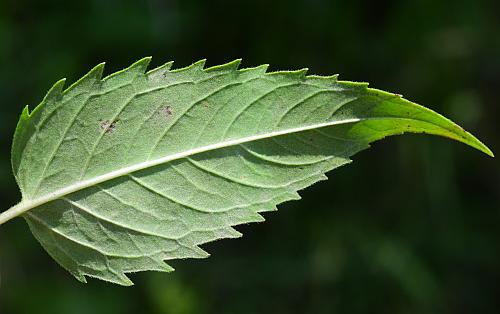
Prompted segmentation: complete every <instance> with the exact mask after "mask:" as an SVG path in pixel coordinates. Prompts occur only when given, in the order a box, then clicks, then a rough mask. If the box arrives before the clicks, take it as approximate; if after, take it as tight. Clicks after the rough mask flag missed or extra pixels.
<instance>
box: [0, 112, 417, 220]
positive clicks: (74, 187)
mask: <svg viewBox="0 0 500 314" xmlns="http://www.w3.org/2000/svg"><path fill="white" fill-rule="evenodd" d="M388 119H392V120H394V119H403V120H414V119H407V118H397V117H376V118H352V119H345V120H341V121H338V120H337V121H330V122H323V123H316V124H311V125H306V126H302V127H297V128H290V129H285V130H279V131H274V132H269V133H263V134H257V135H252V136H247V137H242V138H238V139H234V140H228V141H223V142H220V143H215V144H210V145H207V146H202V147H197V148H193V149H190V150H187V151H185V152H180V153H176V154H172V155H168V156H165V157H162V158H158V159H154V160H148V161H144V162H141V163H138V164H135V165H132V166H128V167H125V168H121V169H118V170H114V171H111V172H108V173H106V174H103V175H100V176H97V177H95V178H92V179H87V180H83V181H79V182H77V183H74V184H71V185H69V186H67V187H65V188H63V189H60V190H57V191H55V192H52V193H49V194H47V195H45V196H42V197H40V198H37V199H34V200H27V201H22V202H21V203H19V204H17V205H16V206H13V207H11V208H10V209H8V210H6V211H4V212H2V213H1V214H0V225H1V224H3V223H5V222H6V221H8V220H10V219H12V218H15V217H17V216H19V215H22V214H23V213H25V212H27V211H29V210H30V209H33V208H35V207H38V206H40V205H43V204H46V203H48V202H51V201H54V200H57V199H60V198H62V197H64V196H66V195H69V194H71V193H74V192H77V191H80V190H83V189H86V188H88V187H92V186H95V185H97V184H100V183H103V182H107V181H110V180H113V179H116V178H119V177H122V176H125V175H128V174H130V173H134V172H137V171H140V170H144V169H148V168H151V167H155V166H158V165H162V164H165V163H167V162H170V161H173V160H177V159H181V158H185V157H188V156H192V155H196V154H199V153H203V152H208V151H212V150H216V149H221V148H225V147H230V146H235V145H239V144H243V143H248V142H253V141H257V140H261V139H266V138H272V137H276V136H280V135H286V134H292V133H298V132H303V131H307V130H313V129H318V128H323V127H328V126H333V125H341V124H348V123H355V122H360V121H365V120H388Z"/></svg>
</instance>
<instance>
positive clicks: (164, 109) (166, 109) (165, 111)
mask: <svg viewBox="0 0 500 314" xmlns="http://www.w3.org/2000/svg"><path fill="white" fill-rule="evenodd" d="M173 113H174V111H173V109H172V106H170V105H164V106H161V107H160V109H158V114H159V115H161V116H163V117H164V118H168V117H170V116H171V115H172V114H173Z"/></svg>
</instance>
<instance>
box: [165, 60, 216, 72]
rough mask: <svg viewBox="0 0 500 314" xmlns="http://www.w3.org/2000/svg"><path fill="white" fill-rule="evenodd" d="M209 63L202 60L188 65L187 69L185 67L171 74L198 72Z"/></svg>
mask: <svg viewBox="0 0 500 314" xmlns="http://www.w3.org/2000/svg"><path fill="white" fill-rule="evenodd" d="M206 62H207V59H201V60H198V61H196V62H195V63H193V64H191V65H188V66H187V67H183V68H180V69H175V70H172V71H170V72H172V73H179V72H198V71H201V70H203V67H204V66H205V63H206Z"/></svg>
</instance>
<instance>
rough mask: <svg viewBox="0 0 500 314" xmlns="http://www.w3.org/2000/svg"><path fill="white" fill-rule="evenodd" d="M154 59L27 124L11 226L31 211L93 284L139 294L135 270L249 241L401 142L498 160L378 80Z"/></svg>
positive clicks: (78, 92)
mask: <svg viewBox="0 0 500 314" xmlns="http://www.w3.org/2000/svg"><path fill="white" fill-rule="evenodd" d="M149 62H150V58H145V59H142V60H140V61H138V62H136V63H134V64H133V65H132V66H130V67H129V68H127V69H125V70H123V71H120V72H117V73H114V74H112V75H110V76H108V77H106V78H104V79H101V75H102V72H103V67H104V64H100V65H98V66H96V67H95V68H94V69H92V70H91V71H90V72H89V73H88V74H87V75H85V76H84V77H83V78H82V79H80V80H79V81H78V82H76V83H75V84H73V85H71V86H70V87H69V88H68V89H66V90H64V89H63V86H64V80H61V81H59V82H57V83H56V84H55V85H54V86H53V87H52V89H51V90H50V91H49V92H48V94H47V95H46V97H45V98H44V100H43V101H42V103H41V104H40V105H39V106H38V107H36V108H35V109H34V110H33V111H32V112H31V113H30V112H29V110H28V108H25V109H24V111H23V112H22V115H21V118H20V120H19V124H18V126H17V129H16V133H15V136H14V143H13V147H12V167H13V170H14V174H15V177H16V180H17V183H18V184H19V187H20V189H21V191H22V201H21V203H20V204H18V205H16V206H14V207H13V208H11V209H10V210H8V211H6V212H4V213H2V214H1V215H0V224H1V223H4V222H5V221H7V220H9V219H11V218H13V217H16V216H19V215H22V216H23V217H24V218H25V219H26V221H27V222H28V224H29V227H30V229H31V231H32V232H33V234H34V236H35V237H36V238H37V239H38V241H39V242H40V243H41V244H42V245H43V247H44V248H45V249H46V250H47V252H48V253H49V254H50V255H51V256H52V257H53V258H54V259H55V260H56V261H57V262H58V263H59V264H61V265H62V266H63V267H64V268H66V269H67V270H68V271H69V272H70V273H71V274H73V275H74V276H75V277H76V278H77V279H78V280H80V281H82V282H85V281H86V278H85V276H90V277H95V278H99V279H102V280H106V281H110V282H114V283H118V284H122V285H130V284H132V282H131V281H130V280H129V279H128V278H127V276H126V275H125V273H129V272H137V271H145V270H156V271H172V270H173V269H172V268H171V267H170V266H168V265H167V264H166V263H165V262H164V261H165V260H171V259H183V258H203V257H207V256H208V254H207V253H206V252H205V251H203V250H202V249H201V248H200V247H199V245H201V244H203V243H207V242H210V241H214V240H217V239H222V238H236V237H239V236H241V234H240V233H239V232H238V231H236V230H235V229H233V226H235V225H239V224H243V223H250V222H258V221H263V220H264V219H263V218H262V216H261V215H260V213H261V212H264V211H272V210H275V209H276V205H277V204H279V203H282V202H285V201H288V200H294V199H299V198H300V197H299V195H298V193H297V191H298V190H301V189H303V188H305V187H307V186H309V185H311V184H313V183H315V182H317V181H320V180H324V179H326V176H325V175H324V174H325V173H326V172H327V171H329V170H331V169H334V168H336V167H339V166H341V165H344V164H346V163H349V162H350V159H349V157H350V156H352V155H353V154H355V153H357V152H359V151H360V150H363V149H365V148H367V147H368V146H369V143H370V142H373V141H376V140H379V139H381V138H383V137H386V136H389V135H394V134H401V133H403V132H420V133H424V132H425V133H430V134H436V135H441V136H445V137H449V138H451V139H455V140H457V141H460V142H463V143H466V144H468V145H470V146H472V147H475V148H477V149H479V150H481V151H483V152H485V153H487V154H489V155H491V156H492V153H491V151H490V150H489V149H488V148H487V147H486V146H484V145H483V144H482V143H481V142H479V141H478V140H477V139H476V138H475V137H473V136H472V135H471V134H469V133H467V132H466V131H464V130H463V129H462V128H461V127H459V126H458V125H456V124H454V123H453V122H451V121H450V120H448V119H446V118H444V117H442V116H440V115H439V114H437V113H435V112H433V111H431V110H429V109H426V108H424V107H422V106H419V105H417V104H415V103H412V102H409V101H407V100H405V99H403V98H402V97H401V96H400V95H396V94H391V93H387V92H383V91H380V90H376V89H369V88H367V84H364V83H353V82H342V81H337V77H336V76H331V77H319V76H306V70H299V71H292V72H275V73H266V69H267V66H265V65H264V66H259V67H255V68H248V69H241V70H238V66H239V63H240V60H236V61H233V62H230V63H227V64H224V65H221V66H216V67H212V68H208V69H204V68H203V67H204V61H199V62H196V63H194V64H193V65H191V66H189V67H186V68H183V69H179V70H170V67H171V66H172V63H171V62H170V63H167V64H165V65H163V66H162V67H159V68H157V69H154V70H151V71H149V72H147V73H146V68H147V66H148V63H149Z"/></svg>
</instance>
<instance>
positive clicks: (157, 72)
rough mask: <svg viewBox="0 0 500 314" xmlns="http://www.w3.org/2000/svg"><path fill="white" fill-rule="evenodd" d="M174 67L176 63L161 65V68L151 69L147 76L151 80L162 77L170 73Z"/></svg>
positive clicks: (170, 62)
mask: <svg viewBox="0 0 500 314" xmlns="http://www.w3.org/2000/svg"><path fill="white" fill-rule="evenodd" d="M172 65H174V61H169V62H166V63H164V64H162V65H160V66H159V67H157V68H154V69H151V70H149V71H148V72H147V73H146V75H147V76H148V77H149V78H153V77H162V76H163V75H164V74H165V73H167V72H169V71H170V69H171V68H172Z"/></svg>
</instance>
